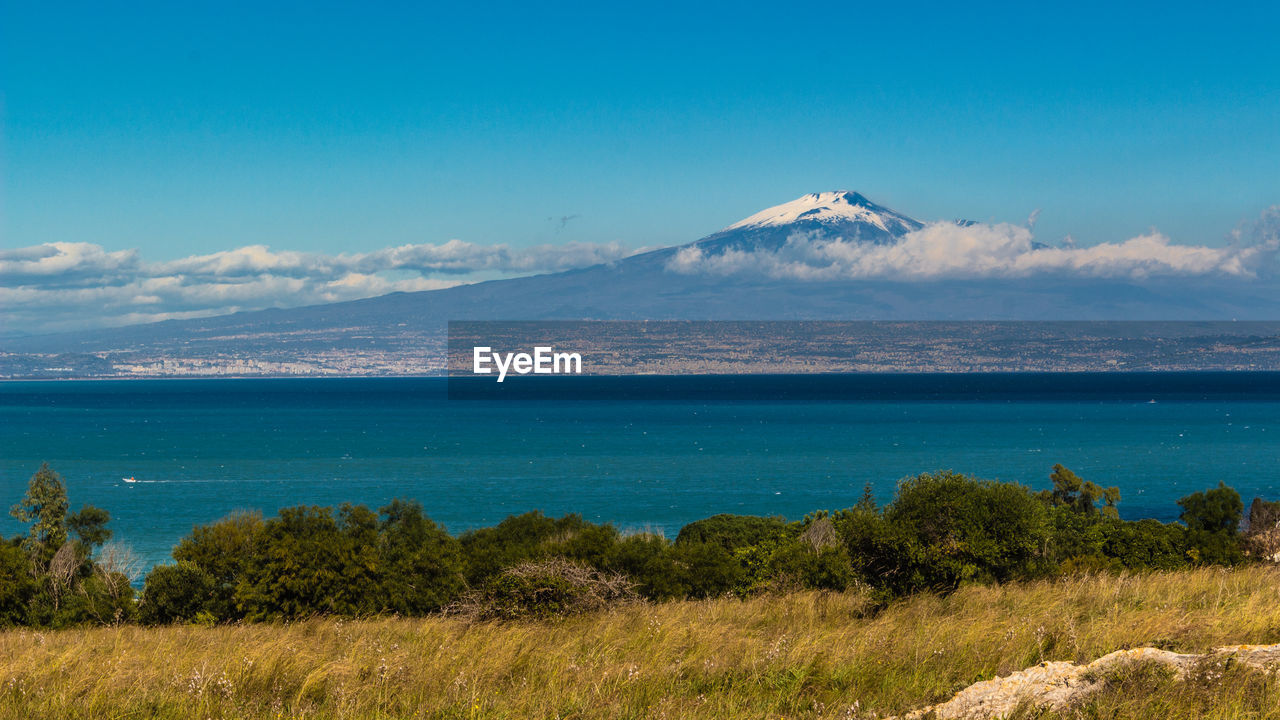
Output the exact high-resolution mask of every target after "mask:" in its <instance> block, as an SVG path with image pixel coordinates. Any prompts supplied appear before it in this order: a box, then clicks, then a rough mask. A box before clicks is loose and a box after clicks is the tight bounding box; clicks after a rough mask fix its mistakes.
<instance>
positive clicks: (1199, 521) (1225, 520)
mask: <svg viewBox="0 0 1280 720" xmlns="http://www.w3.org/2000/svg"><path fill="white" fill-rule="evenodd" d="M1178 507H1180V508H1182V515H1181V516H1180V519H1181V520H1182V522H1183V523H1185V524H1186V526H1187V554H1188V555H1189V556H1190V558H1191V559H1192V561H1193V562H1198V563H1201V564H1210V565H1234V564H1236V563H1238V562H1242V561H1243V560H1244V548H1243V547H1242V546H1241V543H1240V520H1241V516H1242V514H1243V513H1244V502H1243V501H1241V499H1240V493H1238V492H1236V491H1235V490H1233V489H1231V488H1229V487H1227V486H1226V484H1224V483H1222V482H1219V483H1218V487H1216V488H1213V489H1211V490H1205V491H1203V492H1197V493H1192V494H1190V495H1187V496H1186V497H1184V498H1182V499H1181V500H1179V501H1178Z"/></svg>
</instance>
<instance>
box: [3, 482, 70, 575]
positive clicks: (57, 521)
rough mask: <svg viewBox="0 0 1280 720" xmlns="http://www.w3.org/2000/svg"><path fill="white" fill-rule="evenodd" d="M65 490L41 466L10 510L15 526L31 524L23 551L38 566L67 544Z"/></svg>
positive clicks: (63, 486) (24, 541) (65, 487)
mask: <svg viewBox="0 0 1280 720" xmlns="http://www.w3.org/2000/svg"><path fill="white" fill-rule="evenodd" d="M67 506H68V504H67V486H66V485H65V484H64V483H63V482H62V476H61V475H59V474H58V473H56V472H54V471H53V469H52V468H50V467H49V463H42V464H41V465H40V469H39V470H37V471H36V474H35V475H32V476H31V481H30V482H29V483H28V484H27V494H26V496H24V497H23V498H22V502H20V503H18V504H17V505H14V506H13V508H12V509H10V510H9V514H10V515H12V516H13V517H14V518H15V519H16V520H17V521H18V522H23V523H32V525H31V529H30V530H29V531H28V533H27V537H26V539H25V540H23V543H22V545H23V548H25V549H26V551H27V552H28V553H29V554H30V555H31V556H32V557H33V558H36V559H38V560H40V561H41V562H48V561H49V560H50V559H51V558H52V557H53V555H54V553H56V552H58V549H59V548H61V547H62V545H63V544H64V543H65V542H66V541H67Z"/></svg>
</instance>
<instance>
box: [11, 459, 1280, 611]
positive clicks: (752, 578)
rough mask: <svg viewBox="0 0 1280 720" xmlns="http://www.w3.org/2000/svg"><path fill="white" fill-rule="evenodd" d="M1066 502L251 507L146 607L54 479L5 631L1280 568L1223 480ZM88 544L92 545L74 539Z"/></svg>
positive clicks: (929, 477) (1060, 487) (184, 552)
mask: <svg viewBox="0 0 1280 720" xmlns="http://www.w3.org/2000/svg"><path fill="white" fill-rule="evenodd" d="M1050 480H1051V483H1052V489H1050V490H1046V491H1043V492H1039V493H1036V492H1033V491H1032V490H1030V489H1029V488H1027V487H1025V486H1022V485H1018V484H1015V483H1000V482H993V481H988V480H981V479H977V478H973V477H969V476H965V475H960V474H957V473H953V472H937V473H925V474H922V475H917V476H915V477H910V478H907V479H905V480H903V481H901V482H900V483H899V485H898V487H897V491H896V493H895V495H894V498H893V500H892V501H891V502H889V503H888V504H887V505H884V506H879V505H877V503H876V502H875V501H874V499H873V498H872V497H871V494H870V491H869V490H868V491H866V492H864V495H863V497H862V499H861V500H860V501H859V502H857V503H856V504H854V505H853V506H852V507H849V508H846V509H843V510H837V511H834V512H827V511H822V512H815V513H812V514H810V515H808V516H806V517H805V518H803V519H802V520H799V521H795V522H788V521H786V520H784V519H782V518H778V517H753V516H742V515H716V516H713V517H710V518H706V519H704V520H699V521H697V522H693V523H690V524H689V525H686V526H685V527H684V528H683V529H682V530H681V531H680V533H679V535H677V537H676V538H675V540H674V541H670V540H667V539H665V538H663V537H661V536H658V535H653V534H643V533H642V534H623V533H621V532H619V531H618V529H617V528H615V527H614V526H612V525H607V524H603V525H602V524H596V523H592V522H588V521H587V520H585V519H583V518H582V517H581V516H579V515H566V516H564V517H560V518H553V517H547V516H545V515H543V514H542V513H540V512H529V513H524V514H522V515H513V516H510V517H508V518H506V519H505V520H503V521H502V522H500V523H498V524H497V525H495V526H492V527H487V528H482V529H478V530H473V531H470V532H466V533H463V534H462V535H460V536H454V535H450V534H449V533H447V532H445V530H444V529H443V528H441V527H440V526H438V525H436V524H435V523H434V522H432V521H431V520H430V519H429V518H428V517H427V516H426V514H425V513H424V512H423V508H422V507H421V506H420V505H419V504H417V503H414V502H406V501H402V500H397V501H394V502H392V503H391V504H389V505H387V506H385V507H382V508H380V509H379V510H378V511H377V512H374V511H373V510H370V509H369V508H367V507H365V506H362V505H343V506H341V507H339V508H337V509H333V508H324V507H292V508H285V509H282V510H280V511H279V513H278V514H277V515H276V516H275V517H271V518H263V517H262V516H261V515H258V514H249V513H238V514H234V515H231V516H229V517H227V518H224V519H222V520H219V521H217V522H214V523H210V524H207V525H201V526H198V527H196V528H194V529H193V530H192V532H191V534H190V535H188V536H187V537H186V538H184V539H183V540H182V541H181V542H180V543H179V544H178V545H177V547H175V548H174V550H173V559H174V563H173V564H169V565H159V566H156V567H155V568H153V569H152V570H151V572H150V573H149V574H148V575H147V576H146V580H145V584H144V585H143V589H142V592H141V595H140V597H138V598H136V599H135V597H134V589H133V587H132V586H131V585H130V577H129V575H128V573H127V568H125V567H124V566H123V565H122V563H121V562H120V552H119V551H118V549H112V548H109V547H106V545H105V544H106V542H107V540H108V539H109V538H110V531H109V530H108V529H107V523H108V521H109V516H108V514H107V513H106V512H105V511H103V510H100V509H97V508H93V507H90V506H86V507H85V508H82V509H81V510H80V511H79V512H77V513H73V514H68V513H67V508H68V504H67V500H66V491H65V487H64V486H63V484H62V481H61V478H59V477H58V476H57V475H56V473H53V471H52V470H50V469H49V468H48V467H47V466H45V467H42V468H41V469H40V471H39V472H37V473H36V476H35V477H33V478H32V480H31V485H30V488H29V490H28V493H27V497H26V498H24V500H23V501H22V503H20V504H19V505H17V506H15V507H14V511H13V514H14V516H15V517H17V518H18V519H19V520H21V521H23V522H28V523H31V527H30V531H29V533H28V534H27V535H26V536H25V537H19V538H14V539H12V540H10V541H8V542H5V543H2V544H0V624H4V625H22V624H27V625H47V626H60V625H67V624H77V623H90V622H102V623H106V622H122V621H127V620H131V619H136V620H138V621H140V622H144V623H151V624H160V623H172V622H187V623H220V622H234V621H274V620H292V619H297V618H303V617H307V616H311V615H316V614H332V615H346V616H362V615H374V614H400V615H423V614H427V613H433V612H438V611H442V610H446V609H452V610H454V611H457V612H461V613H464V614H466V615H469V616H471V617H476V618H482V619H488V618H497V619H510V618H517V617H547V616H550V615H563V614H568V613H574V612H583V611H586V610H592V609H598V608H600V607H605V606H608V605H612V604H616V603H619V602H626V601H629V600H632V599H638V598H639V599H646V600H650V601H661V600H668V599H681V598H705V597H716V596H722V595H726V594H735V595H738V596H746V595H750V594H753V593H759V592H774V591H786V590H792V589H821V590H832V591H843V590H846V589H849V588H852V587H859V588H861V589H863V590H864V591H866V592H869V593H872V594H874V595H875V596H876V597H878V598H880V599H882V600H885V601H888V600H891V599H893V598H896V597H900V596H903V595H907V594H910V593H915V592H921V591H929V592H948V591H951V590H953V589H955V588H957V587H959V586H961V585H964V584H966V583H1001V582H1008V581H1014V580H1022V579H1030V578H1035V577H1043V576H1047V575H1052V574H1055V573H1062V572H1073V571H1122V570H1129V571H1135V570H1152V569H1154V570H1164V569H1174V568H1179V567H1184V566H1189V565H1204V564H1221V565H1231V564H1235V563H1239V562H1243V561H1245V560H1246V558H1247V557H1248V556H1255V557H1270V556H1271V555H1274V554H1275V552H1276V551H1275V550H1274V548H1275V547H1276V544H1275V542H1276V541H1275V537H1276V532H1275V528H1276V527H1277V525H1278V523H1280V521H1278V520H1277V518H1280V510H1277V509H1276V508H1277V507H1280V505H1277V504H1276V503H1267V502H1266V501H1261V500H1259V501H1255V503H1254V504H1253V506H1252V508H1251V512H1250V518H1249V525H1248V526H1246V529H1244V530H1242V527H1241V525H1242V521H1243V520H1244V517H1243V508H1244V506H1243V503H1242V502H1241V499H1240V496H1239V494H1238V493H1236V492H1235V491H1234V490H1232V489H1231V488H1228V487H1226V486H1224V485H1222V484H1221V483H1220V484H1219V485H1218V486H1217V487H1215V488H1211V489H1208V490H1205V491H1203V492H1198V493H1194V494H1192V495H1188V496H1186V497H1184V498H1182V499H1181V500H1179V501H1178V505H1179V507H1180V508H1181V510H1182V513H1181V516H1180V521H1179V522H1175V523H1161V522H1157V521H1155V520H1139V521H1125V520H1121V519H1120V518H1119V514H1118V512H1117V511H1116V505H1117V503H1118V502H1119V500H1120V492H1119V490H1118V489H1117V488H1114V487H1112V488H1102V487H1099V486H1097V485H1095V484H1094V483H1091V482H1088V481H1085V480H1083V479H1081V478H1080V477H1079V476H1077V475H1076V474H1075V473H1073V472H1071V471H1070V470H1068V469H1067V468H1065V467H1062V466H1061V465H1058V466H1055V467H1054V469H1053V473H1052V474H1051V475H1050ZM71 536H74V539H69V538H70V537H71Z"/></svg>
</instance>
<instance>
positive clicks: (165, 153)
mask: <svg viewBox="0 0 1280 720" xmlns="http://www.w3.org/2000/svg"><path fill="white" fill-rule="evenodd" d="M370 5H371V4H368V3H362V4H357V3H347V4H336V3H323V2H310V3H305V4H304V3H297V4H291V3H287V2H281V3H238V2H234V1H231V0H228V1H227V2H220V3H200V2H194V3H163V4H161V3H146V2H137V3H130V4H127V7H122V6H115V7H112V6H109V5H104V4H102V3H93V4H91V3H66V4H58V5H48V4H40V3H16V2H7V3H4V4H3V11H2V12H3V14H2V15H0V33H2V35H0V73H2V75H0V90H2V92H3V96H2V102H3V108H2V115H0V121H2V122H3V135H2V138H0V142H2V144H0V180H2V185H0V253H7V254H5V255H0V301H2V302H0V304H4V305H8V306H9V307H10V308H11V307H13V306H14V305H15V304H18V303H22V304H25V305H26V306H27V307H26V308H25V310H24V312H23V313H22V319H21V320H18V319H15V318H16V316H14V315H12V314H10V315H9V316H7V317H8V325H9V327H8V330H10V331H23V332H26V331H30V330H31V328H32V327H37V326H44V325H45V324H46V323H45V320H47V319H57V318H62V319H65V318H66V317H67V315H66V314H67V313H71V314H72V315H73V316H74V315H75V314H76V313H77V312H80V310H77V308H81V309H83V307H84V306H85V304H86V303H91V304H93V305H94V306H95V307H101V302H102V300H101V298H102V295H103V292H105V288H106V286H108V285H112V284H115V285H120V284H121V283H124V284H127V282H128V281H127V279H121V277H119V276H116V275H113V276H111V279H104V278H105V276H100V275H98V276H95V275H93V274H92V273H88V272H86V271H85V270H84V268H85V267H86V266H85V263H90V264H92V265H93V267H95V268H99V269H100V268H101V267H103V266H104V264H105V265H107V266H111V267H115V268H128V267H135V268H137V267H145V268H148V269H147V270H146V272H145V273H144V274H146V275H147V277H148V278H152V279H154V276H158V275H163V273H162V272H161V270H164V271H166V272H168V273H169V275H165V277H169V278H172V276H173V274H174V273H176V272H180V271H181V270H182V269H183V268H187V267H188V266H190V265H192V264H196V265H200V266H201V267H206V268H207V267H214V268H215V270H214V271H213V272H215V274H216V273H217V272H225V269H226V268H227V267H240V266H242V265H245V264H253V263H255V262H259V261H261V262H265V264H266V265H265V266H271V265H272V264H273V263H274V264H275V266H277V267H279V266H283V265H289V262H288V261H287V258H289V257H296V256H297V255H296V254H305V255H306V257H308V258H310V259H311V260H312V261H315V262H309V265H310V266H314V265H316V264H317V263H319V264H325V263H329V264H330V265H331V264H332V263H333V261H332V258H339V257H344V256H348V255H359V256H361V257H366V256H367V257H390V256H391V255H393V254H394V250H395V249H396V248H404V247H406V246H409V247H411V248H418V249H419V250H420V251H422V252H426V253H427V254H428V255H430V256H431V257H432V258H435V260H433V261H432V262H428V263H426V265H425V266H424V265H423V264H422V263H416V262H415V263H407V264H394V263H393V264H390V265H383V266H380V269H378V270H377V272H359V271H350V272H347V273H346V274H338V275H326V276H325V277H324V278H323V279H322V280H323V283H325V284H326V285H325V288H328V289H327V290H326V289H323V288H322V289H321V290H317V291H315V292H312V290H314V288H312V290H306V291H302V290H300V288H302V286H300V285H298V284H297V282H294V281H301V282H303V283H304V284H305V278H299V277H298V276H297V275H298V272H300V271H290V272H293V275H290V274H288V273H284V274H278V275H272V276H271V277H269V278H266V280H267V281H266V282H264V283H259V284H257V285H254V286H253V287H252V288H250V287H248V286H246V287H241V288H238V289H237V288H232V289H231V290H230V291H228V290H227V289H226V288H220V289H219V288H212V289H210V288H202V289H201V291H202V292H204V291H207V292H206V295H207V297H205V298H204V300H200V299H198V298H195V299H193V298H192V297H188V298H187V300H185V301H183V302H182V303H178V304H176V305H175V304H174V303H173V302H172V301H170V300H168V299H166V296H165V295H164V294H163V293H161V292H158V291H156V292H152V291H153V290H156V288H150V289H148V288H143V287H141V286H139V288H140V289H139V290H138V292H135V293H134V300H135V301H136V302H135V304H141V305H144V306H145V305H148V304H149V307H134V308H130V307H123V306H116V305H113V306H111V309H110V310H109V312H107V314H106V315H103V316H101V317H99V318H97V319H96V320H95V322H98V321H110V322H115V323H119V322H124V321H139V320H146V319H158V318H161V317H180V316H183V315H182V313H189V314H209V313H211V312H221V311H226V310H229V309H239V308H245V307H256V306H266V305H272V304H288V303H290V302H291V300H290V298H291V297H292V298H294V300H292V302H295V303H296V302H302V301H317V300H318V301H324V300H327V299H345V298H348V297H353V296H362V295H369V294H377V293H379V292H385V291H389V290H391V289H429V288H433V287H441V286H445V285H448V284H452V283H456V282H462V281H467V280H471V279H480V278H486V277H494V276H503V275H509V274H521V273H528V272H539V271H546V270H555V269H560V268H563V267H566V266H570V265H573V264H576V263H580V262H589V261H599V260H607V259H611V258H615V257H621V256H624V255H626V254H627V253H629V252H633V251H635V250H636V249H639V248H651V247H660V246H667V245H675V244H680V243H686V242H689V241H691V240H694V239H697V238H699V237H701V236H704V235H706V234H709V233H711V232H714V231H715V230H717V229H719V228H721V227H724V226H726V225H728V224H730V223H732V222H735V221H736V220H739V219H741V218H743V217H745V216H747V215H751V214H752V213H755V212H757V211H759V210H760V209H762V208H764V207H768V206H771V205H776V204H778V203H782V202H785V201H788V200H791V199H793V198H796V197H798V196H800V195H803V194H805V193H809V192H816V191H823V190H834V189H853V190H858V191H861V192H862V193H864V194H865V195H867V196H868V197H870V198H871V199H873V200H874V201H876V202H878V203H880V204H882V205H886V206H888V207H891V208H893V209H895V210H898V211H900V212H903V213H906V214H908V215H911V216H912V217H915V218H918V219H921V220H926V221H928V220H945V219H953V218H966V219H971V220H977V221H980V222H983V223H990V224H993V225H998V224H1001V223H1013V224H1019V225H1028V224H1029V223H1028V218H1029V217H1030V216H1031V215H1032V213H1034V212H1036V211H1039V212H1038V214H1037V215H1036V216H1035V227H1034V230H1035V236H1036V238H1037V239H1038V240H1040V241H1042V242H1048V243H1058V242H1060V241H1061V240H1062V239H1063V238H1064V237H1066V236H1068V235H1070V236H1071V238H1072V241H1073V242H1074V243H1076V244H1079V245H1085V246H1090V245H1096V244H1105V243H1124V242H1127V241H1129V240H1130V239H1133V238H1138V237H1148V236H1152V234H1153V233H1159V235H1160V237H1167V238H1169V239H1170V240H1171V242H1173V243H1175V244H1176V243H1185V244H1190V245H1196V246H1207V247H1220V246H1223V245H1224V244H1226V243H1227V242H1228V240H1229V233H1230V232H1231V231H1232V230H1233V229H1236V228H1239V227H1242V224H1247V223H1250V222H1253V221H1255V220H1256V219H1257V218H1259V217H1260V216H1263V215H1264V214H1265V213H1267V212H1268V208H1270V207H1272V206H1274V205H1276V204H1277V203H1280V121H1278V118H1280V43H1276V42H1275V41H1274V29H1275V28H1276V27H1277V26H1280V9H1278V8H1277V6H1275V5H1274V4H1263V3H1256V4H1240V5H1238V6H1236V7H1223V6H1212V5H1209V4H1186V3H1176V2H1175V3H1169V2H1165V3H1151V4H1144V3H1126V4H1124V5H1125V6H1124V7H1116V6H1114V4H1089V3H1070V4H1062V5H1057V6H1048V5H1044V4H1034V3H1018V4H999V3H994V4H983V3H968V4H947V5H943V4H937V5H935V4H929V3H876V4H859V3H825V4H811V5H797V4H794V3H789V4H782V3H776V4H760V3H734V4H716V3H705V4H697V5H698V6H697V7H686V6H685V4H674V3H673V4H656V3H651V4H646V5H615V4H608V3H591V4H571V3H557V4H532V3H523V4H506V3H451V4H434V3H411V4H410V3H406V4H396V3H382V4H377V5H376V6H375V7H370ZM50 248H54V249H53V250H50ZM423 248H427V250H422V249H423ZM557 248H567V250H565V251H564V252H560V251H558V250H557ZM41 253H44V255H41ZM290 253H292V254H294V255H288V254H290ZM55 256H56V257H55ZM437 256H438V257H437ZM459 257H462V258H473V259H475V261H474V262H470V263H468V262H465V261H459V260H458V258H459ZM32 258H36V259H37V260H39V259H41V258H45V259H49V258H52V259H51V260H50V261H49V262H45V263H44V264H43V266H42V269H41V271H40V273H37V274H38V275H39V276H40V278H41V279H40V280H39V282H37V281H34V280H32V279H31V278H32V273H30V272H26V271H25V270H22V269H21V268H19V269H18V270H16V271H15V270H13V267H14V265H15V263H18V264H21V263H24V262H26V263H30V262H34V261H33V260H32ZM282 258H285V259H283V260H282ZM317 258H319V259H320V260H316V259H317ZM6 262H7V263H9V266H8V267H9V268H10V272H9V274H7V275H6V274H5V267H6V266H5V263H6ZM184 263H185V264H184ZM201 263H203V264H201ZM237 263H239V264H240V265H237ZM433 263H434V264H433ZM259 264H261V263H259ZM302 264H304V265H307V264H308V263H302ZM295 265H297V264H296V263H295V264H294V265H290V267H294V266H295ZM445 266H447V267H445ZM23 267H26V266H23ZM175 268H177V269H176V270H175ZM24 273H25V274H24ZM95 278H96V279H95ZM261 279H262V278H256V279H255V282H256V281H257V280H261ZM170 281H171V280H170ZM334 283H337V285H335V284H334ZM308 287H309V286H308ZM68 288H70V289H74V290H75V293H73V294H72V295H67V294H66V293H62V294H57V293H53V292H52V291H53V290H57V291H58V292H62V291H64V290H67V289H68ZM6 291H7V293H6ZM240 291H243V292H240ZM326 293H327V294H326ZM4 317H6V316H5V313H4V308H3V307H0V318H4ZM2 321H3V320H0V322H2ZM61 322H62V320H57V322H56V323H55V325H56V326H57V327H62V325H60V324H57V323H61Z"/></svg>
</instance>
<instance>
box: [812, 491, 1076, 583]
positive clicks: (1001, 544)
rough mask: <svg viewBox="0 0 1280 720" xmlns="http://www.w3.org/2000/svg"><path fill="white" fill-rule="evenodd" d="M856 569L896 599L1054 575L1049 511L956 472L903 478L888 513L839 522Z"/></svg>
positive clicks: (865, 509)
mask: <svg viewBox="0 0 1280 720" xmlns="http://www.w3.org/2000/svg"><path fill="white" fill-rule="evenodd" d="M836 525H837V527H838V528H839V529H840V532H841V534H842V535H843V536H844V537H845V540H846V545H847V547H848V548H849V553H850V557H851V559H852V561H853V563H854V565H855V568H857V569H858V570H860V571H861V574H862V576H863V577H864V578H865V579H866V580H867V581H868V582H869V584H871V585H872V586H874V587H878V588H881V589H883V590H884V591H886V592H887V593H888V594H890V595H902V594H906V593H909V592H914V591H917V590H951V589H954V588H956V587H958V586H959V585H960V584H962V583H965V582H969V581H977V582H1004V581H1007V580H1012V579H1016V578H1024V577H1031V576H1035V575H1039V574H1043V573H1044V572H1047V571H1048V569H1049V568H1050V567H1051V565H1052V563H1051V562H1050V561H1049V559H1048V557H1047V554H1046V547H1047V546H1048V543H1049V540H1050V537H1051V529H1050V523H1049V518H1048V510H1047V508H1046V507H1045V505H1044V504H1043V503H1041V502H1039V501H1038V500H1037V499H1036V498H1035V496H1033V495H1032V494H1031V492H1030V491H1029V490H1028V489H1027V488H1025V487H1023V486H1022V485H1017V484H1014V483H997V482H992V481H989V480H978V479H975V478H971V477H967V476H964V475H960V474H957V473H952V472H939V473H925V474H923V475H918V476H916V477H914V478H908V479H906V480H903V481H902V482H901V483H899V485H898V493H897V496H896V497H895V498H894V500H893V502H891V503H890V504H889V505H888V506H887V507H885V509H884V512H883V513H882V514H881V517H880V518H879V519H876V518H875V517H874V510H873V506H868V505H866V504H865V501H864V503H860V506H859V507H855V508H853V509H851V510H850V511H848V512H846V513H844V514H842V515H841V516H840V517H838V518H837V521H836Z"/></svg>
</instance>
